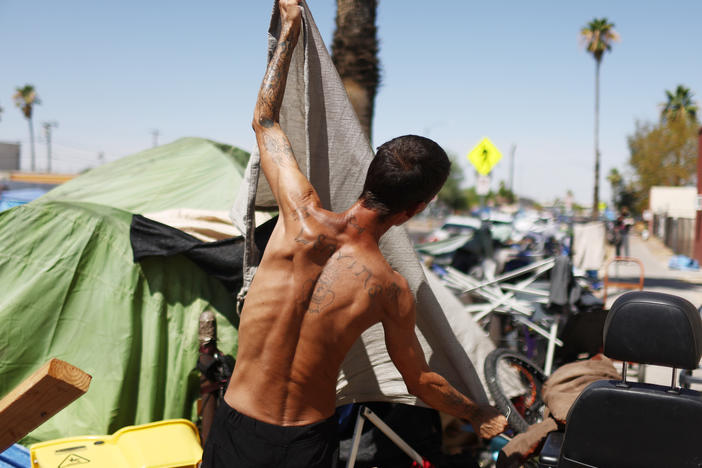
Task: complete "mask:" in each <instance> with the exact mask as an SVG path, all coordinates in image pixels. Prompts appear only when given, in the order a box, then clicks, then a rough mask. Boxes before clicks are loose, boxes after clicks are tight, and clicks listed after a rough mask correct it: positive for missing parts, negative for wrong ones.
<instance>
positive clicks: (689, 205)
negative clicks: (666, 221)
mask: <svg viewBox="0 0 702 468" xmlns="http://www.w3.org/2000/svg"><path fill="white" fill-rule="evenodd" d="M696 198H697V188H696V187H651V192H650V195H649V205H650V209H651V211H652V212H653V214H657V215H667V216H670V217H673V218H694V217H695V214H696V212H695V200H696Z"/></svg>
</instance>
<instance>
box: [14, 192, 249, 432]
mask: <svg viewBox="0 0 702 468" xmlns="http://www.w3.org/2000/svg"><path fill="white" fill-rule="evenodd" d="M131 216H132V215H131V213H128V212H125V211H122V210H118V209H115V208H111V207H106V206H101V205H95V204H90V203H78V202H45V203H30V204H28V205H23V206H19V207H16V208H13V209H11V210H8V211H5V212H3V213H0V245H2V246H3V248H2V249H0V284H2V285H3V293H2V294H1V295H0V323H2V327H0V376H2V378H0V397H1V396H3V395H5V394H7V393H8V392H9V391H10V390H12V389H13V388H14V387H15V386H16V385H18V384H19V383H20V382H21V381H22V380H23V379H25V378H26V377H28V376H29V375H30V374H31V373H32V372H34V371H35V370H36V369H38V368H39V367H40V366H41V365H42V364H43V363H44V362H46V361H48V360H49V359H50V358H53V357H57V358H60V359H63V360H65V361H67V362H69V363H71V364H73V365H75V366H77V367H79V368H81V369H83V370H84V371H86V372H87V373H89V374H90V375H92V377H93V379H92V382H91V385H90V388H89V390H88V392H87V393H86V394H85V395H83V396H82V397H80V398H78V399H77V400H76V401H75V402H73V403H72V404H70V405H69V406H68V407H67V408H65V409H64V410H62V411H61V412H59V413H58V414H57V415H56V416H54V417H53V418H51V419H50V420H49V421H47V422H46V423H44V424H42V425H41V426H40V427H39V428H38V429H36V430H35V431H33V432H32V433H31V434H30V435H29V436H28V437H27V438H26V439H25V441H24V442H25V443H32V442H36V441H42V440H47V439H55V438H59V437H66V436H77V435H85V434H107V433H112V432H114V431H115V430H117V429H119V428H121V427H124V426H127V425H131V424H142V423H147V422H151V421H156V420H161V419H169V418H181V417H185V418H188V419H194V418H195V411H194V401H195V399H196V398H197V396H198V379H197V377H196V376H195V375H194V374H191V371H192V370H193V368H194V367H195V364H196V362H197V357H198V338H197V336H198V319H199V315H200V313H201V312H202V311H204V310H205V309H211V310H213V311H214V312H215V316H216V320H217V325H218V334H219V340H220V345H221V346H222V347H223V348H224V349H227V350H231V351H233V352H236V346H237V334H236V328H235V327H236V326H237V325H238V320H237V317H236V314H235V312H234V307H233V301H232V298H231V296H230V294H229V293H228V292H227V291H226V289H225V288H224V287H222V285H221V284H220V283H219V282H218V281H217V280H216V279H213V278H211V277H209V276H207V275H206V274H205V273H204V272H203V271H202V270H201V269H200V268H198V267H196V266H195V265H194V264H193V263H192V262H191V261H190V260H188V259H187V258H185V257H183V256H180V255H179V256H175V257H170V258H159V259H157V260H156V259H149V258H147V259H144V260H143V261H142V262H141V263H140V264H134V263H133V261H132V249H131V247H130V243H129V225H130V220H131Z"/></svg>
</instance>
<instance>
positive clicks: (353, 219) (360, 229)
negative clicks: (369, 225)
mask: <svg viewBox="0 0 702 468" xmlns="http://www.w3.org/2000/svg"><path fill="white" fill-rule="evenodd" d="M349 224H350V225H351V226H353V227H355V228H356V230H357V231H358V233H359V234H360V233H362V232H363V231H365V230H366V228H364V227H363V226H361V225H360V224H358V220H357V219H356V217H355V216H351V217H350V218H349Z"/></svg>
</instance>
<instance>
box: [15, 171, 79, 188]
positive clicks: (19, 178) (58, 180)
mask: <svg viewBox="0 0 702 468" xmlns="http://www.w3.org/2000/svg"><path fill="white" fill-rule="evenodd" d="M76 177H77V175H76V174H56V173H50V174H48V173H41V172H12V173H10V180H12V181H14V182H28V183H33V184H50V185H59V184H62V183H64V182H68V181H69V180H71V179H75V178H76Z"/></svg>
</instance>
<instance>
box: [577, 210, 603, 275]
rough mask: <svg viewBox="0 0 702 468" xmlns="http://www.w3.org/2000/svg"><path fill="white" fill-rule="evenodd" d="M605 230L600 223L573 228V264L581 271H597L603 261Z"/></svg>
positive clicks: (579, 225) (578, 225)
mask: <svg viewBox="0 0 702 468" xmlns="http://www.w3.org/2000/svg"><path fill="white" fill-rule="evenodd" d="M605 234H606V228H605V225H604V223H603V222H602V221H593V222H590V223H585V224H576V225H575V226H574V232H573V237H574V238H575V242H574V245H573V264H574V265H575V266H576V267H577V268H582V269H583V270H599V269H600V268H602V264H603V263H604V259H605V253H606V252H605Z"/></svg>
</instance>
